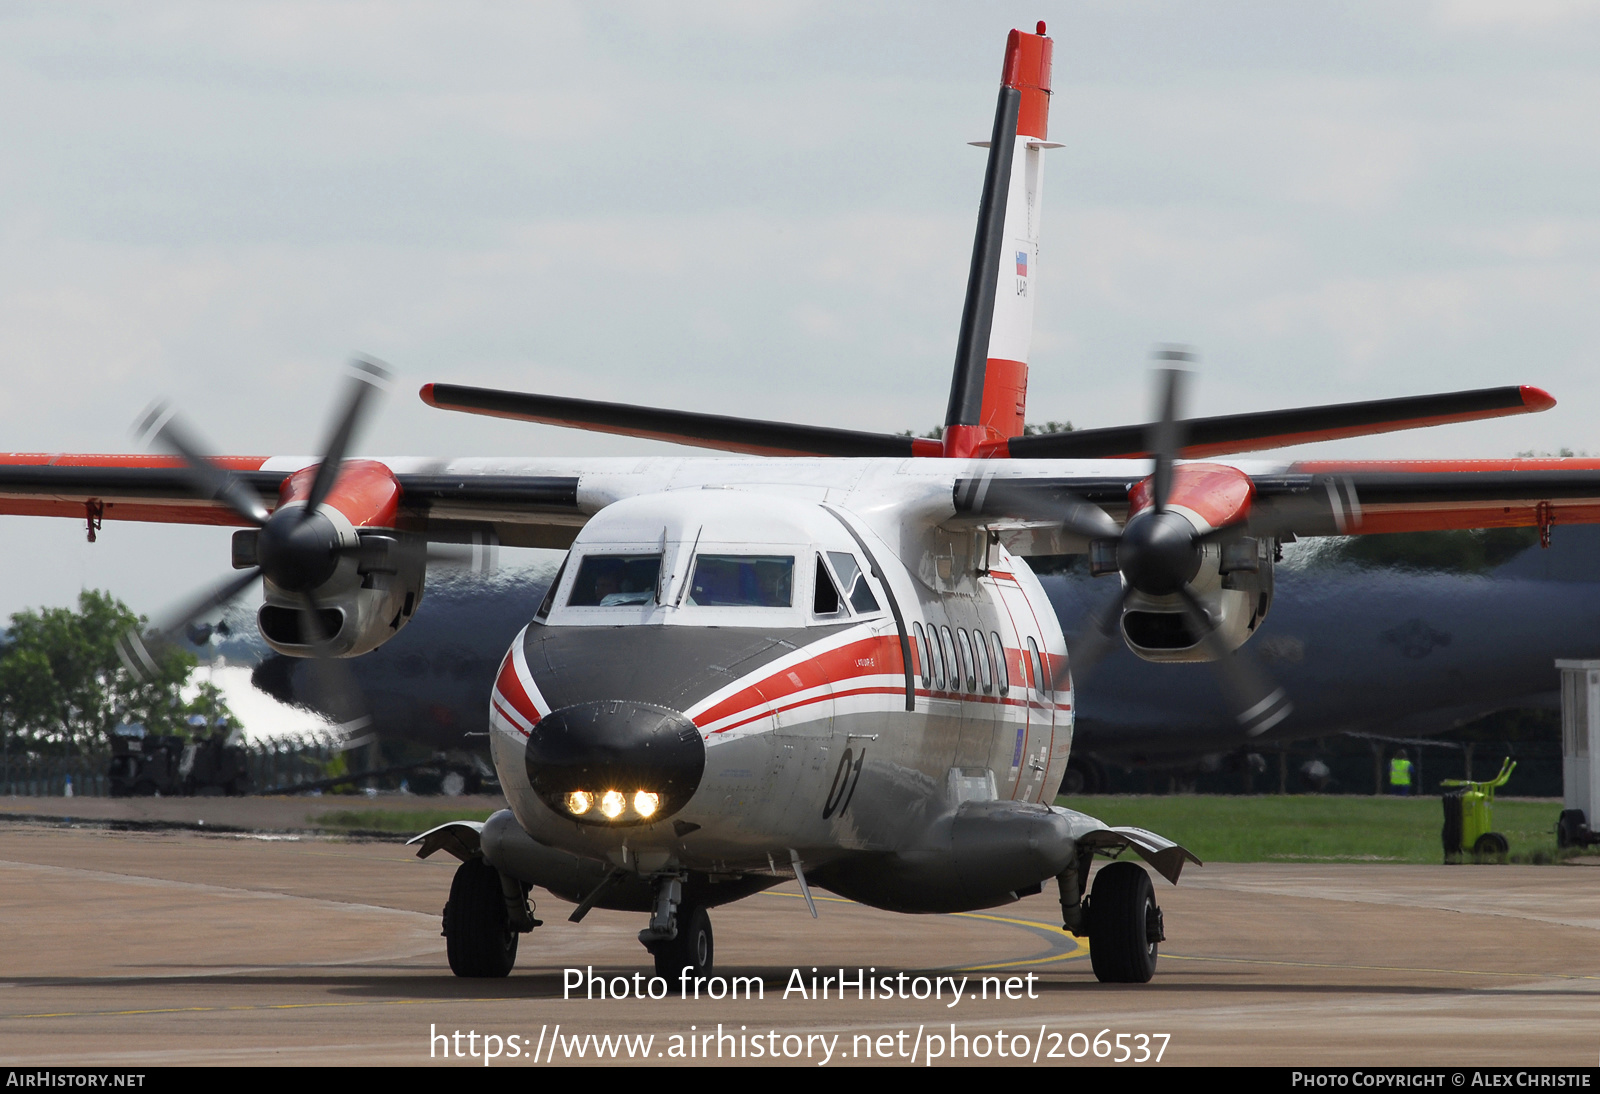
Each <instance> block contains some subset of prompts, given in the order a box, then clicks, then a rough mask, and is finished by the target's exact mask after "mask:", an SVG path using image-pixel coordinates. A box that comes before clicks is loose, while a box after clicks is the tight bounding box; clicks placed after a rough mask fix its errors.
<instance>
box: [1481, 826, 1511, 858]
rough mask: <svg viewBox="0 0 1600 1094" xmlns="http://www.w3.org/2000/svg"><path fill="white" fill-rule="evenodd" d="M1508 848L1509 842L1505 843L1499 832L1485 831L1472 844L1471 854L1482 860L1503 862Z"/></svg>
mask: <svg viewBox="0 0 1600 1094" xmlns="http://www.w3.org/2000/svg"><path fill="white" fill-rule="evenodd" d="M1510 850H1511V844H1509V843H1507V842H1506V838H1505V837H1504V836H1502V835H1501V834H1500V833H1499V832H1485V833H1484V834H1483V835H1481V836H1479V837H1478V840H1477V842H1476V843H1474V844H1473V845H1472V853H1473V855H1474V856H1476V857H1477V859H1478V860H1479V861H1482V862H1487V861H1490V860H1493V861H1496V862H1504V861H1505V857H1506V852H1507V851H1510Z"/></svg>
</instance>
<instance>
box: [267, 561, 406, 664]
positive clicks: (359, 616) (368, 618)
mask: <svg viewBox="0 0 1600 1094" xmlns="http://www.w3.org/2000/svg"><path fill="white" fill-rule="evenodd" d="M360 538H361V540H362V543H361V547H362V551H361V553H360V554H352V555H350V556H348V557H346V558H343V559H341V560H340V561H339V567H338V570H337V571H336V572H335V573H334V575H333V577H331V578H329V579H328V580H327V581H326V582H325V583H323V584H322V585H320V586H318V587H317V589H316V590H315V591H314V592H313V593H312V600H313V602H314V603H315V604H316V612H317V629H318V630H320V632H321V634H320V635H318V634H314V633H308V631H309V630H310V626H309V625H308V621H307V620H306V618H305V611H306V609H305V600H304V599H303V598H302V597H299V596H295V595H292V594H289V593H286V592H284V591H283V590H281V589H279V588H277V587H276V586H274V585H273V584H272V583H271V582H266V583H265V587H266V596H265V597H264V598H263V603H262V605H261V610H260V611H259V612H257V614H256V624H257V626H258V627H259V628H260V630H261V637H262V638H263V639H265V640H266V643H267V645H269V646H271V647H272V648H273V649H275V650H277V651H278V652H279V653H283V654H288V655H289V656H291V657H315V656H324V657H358V656H360V655H361V654H363V653H370V652H371V651H373V650H375V649H377V648H378V647H379V646H381V645H383V644H384V643H385V642H387V641H388V640H389V639H391V638H393V637H394V636H395V635H397V634H399V633H400V629H401V628H402V627H404V626H405V625H406V624H407V623H409V622H411V617H412V615H413V614H414V613H415V612H416V610H417V606H418V605H420V604H421V603H422V592H423V586H424V579H425V578H426V576H427V555H426V549H425V545H424V544H423V543H421V542H420V541H418V542H414V543H408V542H406V537H404V535H403V533H392V532H388V533H372V532H363V533H361V535H360ZM385 541H387V542H385ZM391 544H392V546H391Z"/></svg>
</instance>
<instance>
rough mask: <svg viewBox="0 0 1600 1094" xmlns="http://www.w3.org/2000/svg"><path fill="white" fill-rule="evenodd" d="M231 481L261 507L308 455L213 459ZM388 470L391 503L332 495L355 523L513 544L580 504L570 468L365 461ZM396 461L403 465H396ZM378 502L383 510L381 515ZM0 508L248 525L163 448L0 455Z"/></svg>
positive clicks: (559, 525) (276, 499)
mask: <svg viewBox="0 0 1600 1094" xmlns="http://www.w3.org/2000/svg"><path fill="white" fill-rule="evenodd" d="M216 462H217V463H218V464H220V465H221V466H222V467H224V468H225V469H227V471H228V472H229V473H230V474H231V476H232V478H233V480H234V481H235V482H236V483H239V484H242V485H243V486H244V487H246V488H247V489H249V490H252V491H254V492H255V494H256V495H258V496H259V497H260V499H261V501H262V504H263V505H264V506H265V507H266V508H267V510H268V511H272V510H274V509H276V508H277V507H278V505H279V504H280V503H281V501H282V500H285V499H286V497H287V495H288V493H289V491H290V490H291V489H292V488H293V483H294V481H295V480H296V479H297V478H298V477H299V476H298V473H299V472H300V471H302V470H306V469H308V468H311V467H313V466H314V465H315V461H314V460H311V459H308V458H303V457H287V458H285V457H279V458H273V459H266V458H262V457H245V456H231V457H223V458H220V459H218V460H217V461H216ZM363 462H364V463H366V465H367V466H368V467H370V468H373V469H374V470H376V472H377V474H378V475H381V476H386V477H388V478H392V480H393V483H394V486H395V487H396V488H397V489H396V490H395V493H396V494H397V495H398V503H397V505H394V506H390V507H388V508H383V509H381V510H377V511H374V512H363V511H361V509H360V504H361V501H362V499H363V497H364V496H369V495H367V494H363V493H359V492H350V493H348V494H345V495H339V494H336V495H335V496H334V497H333V498H331V499H330V504H334V505H336V506H338V507H340V508H341V509H343V510H344V511H345V515H346V516H347V517H349V518H350V520H351V523H353V524H354V525H356V526H357V527H378V526H381V527H396V528H401V529H405V530H408V531H414V532H418V533H421V534H424V535H426V536H427V537H428V538H430V539H436V540H442V541H446V542H463V541H466V542H470V541H472V540H473V539H474V537H478V538H481V537H483V536H486V535H492V536H494V539H495V541H497V542H499V543H503V544H505V545H507V546H512V547H557V548H564V547H567V546H570V545H571V543H572V540H573V538H574V537H575V536H576V535H577V534H578V530H579V529H580V528H582V527H583V524H584V522H585V521H586V520H587V519H588V514H587V513H586V512H584V511H583V510H582V509H580V508H579V506H578V476H577V475H575V474H563V473H561V472H562V470H563V469H562V468H559V467H552V468H551V469H550V473H543V472H544V469H543V468H535V469H533V470H532V471H530V472H529V473H519V474H503V473H497V472H496V471H495V470H493V469H489V468H483V469H476V468H475V469H471V470H466V471H461V470H454V469H451V468H450V465H448V464H443V465H437V464H436V465H435V467H432V468H429V469H425V470H407V469H405V468H406V467H407V465H416V464H419V463H421V462H422V461H416V460H390V461H363ZM395 468H401V470H395ZM379 512H381V514H382V515H381V516H380V515H379ZM0 514H10V515H17V516H44V517H69V518H76V519H78V520H83V521H85V522H86V523H88V524H89V525H90V526H91V527H93V526H98V524H99V523H100V522H101V521H104V520H131V521H151V522H156V523H163V524H199V525H231V526H236V527H245V526H247V523H248V522H246V521H244V520H242V519H241V518H240V517H239V515H238V514H237V513H236V512H235V510H234V509H233V508H230V507H229V506H228V505H226V504H224V503H223V502H222V501H220V500H217V499H216V498H214V497H206V496H201V495H200V494H198V493H197V491H196V489H195V484H194V479H193V476H192V475H191V474H189V472H188V471H187V470H186V469H185V467H184V466H183V463H182V461H181V460H177V459H174V458H171V457H166V456H122V455H61V454H40V453H10V454H4V455H0Z"/></svg>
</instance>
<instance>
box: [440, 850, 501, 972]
mask: <svg viewBox="0 0 1600 1094" xmlns="http://www.w3.org/2000/svg"><path fill="white" fill-rule="evenodd" d="M444 938H445V951H446V952H447V953H448V954H449V956H450V971H451V972H453V973H455V974H456V975H457V976H477V977H490V976H505V975H507V974H508V973H510V972H511V966H512V965H515V964H516V962H517V932H516V931H514V930H512V929H511V923H510V920H509V918H508V917H507V915H506V902H505V897H504V895H503V894H502V892H501V889H500V871H498V870H496V869H495V868H494V867H493V866H490V865H489V864H488V863H487V862H484V861H483V860H482V859H481V858H474V859H468V860H467V861H466V862H463V863H462V864H461V865H460V866H459V867H457V868H456V876H455V880H454V881H452V882H451V883H450V903H448V904H446V905H445V906H444Z"/></svg>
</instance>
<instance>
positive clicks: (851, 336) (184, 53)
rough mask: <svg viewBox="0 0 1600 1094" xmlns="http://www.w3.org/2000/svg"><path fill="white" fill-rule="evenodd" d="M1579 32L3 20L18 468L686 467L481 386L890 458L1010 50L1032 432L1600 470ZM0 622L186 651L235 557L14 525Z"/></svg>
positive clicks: (342, 12)
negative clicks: (1425, 427)
mask: <svg viewBox="0 0 1600 1094" xmlns="http://www.w3.org/2000/svg"><path fill="white" fill-rule="evenodd" d="M1597 11H1600V9H1597V7H1596V6H1595V5H1592V4H1576V3H1570V4H1569V3H1562V2H1555V0H1516V2H1506V3H1487V2H1463V3H1442V4H1421V3H1418V4H1405V3H1397V2H1393V0H1385V2H1381V3H1371V4H1359V3H1345V4H1336V5H1320V6H1310V5H1303V4H1297V5H1283V4H1278V3H1259V4H1253V3H1245V2H1238V0H1235V2H1229V3H1203V2H1195V0H1184V2H1174V3H1138V2H1128V0H1121V2H1117V3H1095V2H1090V0H1074V2H1072V3H1029V4H1026V5H1023V4H1015V3H987V4H959V5H947V4H932V3H926V2H919V3H908V4H875V5H868V4H861V3H849V4H828V3H818V2H811V0H808V2H805V3H770V4H751V3H700V4H671V3H659V2H651V3H640V4H627V3H613V4H609V5H606V6H604V7H603V8H602V7H601V6H600V5H594V4H576V3H575V4H557V3H550V4H470V3H462V2H456V3H451V4H421V3H419V4H400V3H381V4H379V3H374V4H345V5H339V4H326V3H316V4H303V5H297V4H259V5H257V4H248V3H230V4H210V3H202V4H192V5H186V4H162V3H145V4H139V5H70V4H59V3H41V4H36V5H26V4H8V5H6V6H5V7H4V8H0V126H3V132H4V149H5V151H4V154H3V156H0V243H3V245H0V392H3V398H0V449H6V450H15V451H39V450H43V451H126V450H129V449H130V448H132V446H133V443H134V442H133V441H132V439H131V437H130V436H129V426H130V424H131V423H132V422H133V420H134V419H135V418H136V417H137V416H138V413H139V411H140V410H141V409H142V408H143V407H144V406H145V405H146V404H147V403H148V402H149V401H150V400H151V399H152V398H154V397H156V396H167V397H170V398H172V399H174V400H175V401H176V402H178V403H179V404H180V405H181V406H182V407H183V408H184V411H185V413H186V414H187V415H188V417H189V418H190V419H191V420H192V421H193V422H195V423H196V424H197V425H198V426H199V427H200V428H201V429H202V430H203V431H204V432H205V433H207V434H208V435H209V436H210V437H211V439H212V443H213V444H215V445H216V447H217V448H219V449H221V450H225V451H228V452H236V453H243V454H270V453H295V452H306V451H309V450H311V449H313V448H314V447H315V446H316V445H317V444H318V443H319V442H320V438H321V436H322V434H323V432H324V429H325V421H326V412H327V409H328V403H329V401H330V399H331V398H332V395H333V392H334V390H335V383H336V379H337V376H338V371H339V369H340V367H341V363H342V362H343V361H344V360H345V359H347V358H348V357H349V356H350V355H351V354H352V353H355V352H363V353H369V354H373V355H376V356H378V357H381V358H383V359H385V360H387V361H388V362H389V363H390V364H391V365H392V366H393V367H394V369H395V371H396V373H397V374H398V376H399V383H398V384H397V387H396V391H395V392H394V394H393V396H392V397H391V398H390V399H389V400H388V402H387V403H386V404H385V405H384V406H383V408H382V412H381V414H380V416H379V419H378V421H377V422H376V423H375V424H374V427H373V429H372V430H371V431H370V433H369V434H368V436H367V438H366V441H365V442H364V444H363V446H362V447H363V448H364V449H365V450H366V451H368V452H371V453H374V454H383V453H407V454H423V453H426V454H462V455H471V454H495V453H526V454H529V455H562V454H572V455H603V454H623V453H639V452H657V451H662V452H664V451H685V450H681V449H671V448H669V447H668V446H664V445H655V444H649V443H646V442H634V441H626V440H623V439H619V438H609V437H593V436H587V435H584V434H581V433H576V432H572V431H566V430H558V429H553V428H548V427H540V426H533V425H527V424H518V423H510V422H499V421H495V420H492V419H485V418H476V417H466V416H460V415H451V414H446V413H444V412H441V411H436V410H431V409H429V408H427V407H425V406H423V405H422V404H421V403H420V402H419V401H418V400H417V398H416V395H415V389H416V386H417V385H419V384H421V383H423V382H425V381H428V380H434V379H438V380H450V381H455V382H461V383H476V384H483V385H489V386H503V387H511V388H520V389H526V390H532V391H542V392H550V393H555V394H564V395H577V396H585V397H591V398H602V399H613V400H625V401H637V402H643V403H651V404H656V405H661V406H670V407H684V408H691V409H703V410H709V411H715V412H720V413H732V414H739V413H743V414H750V415H752V416H760V417H772V418H783V419H789V420H796V421H811V422H818V423H824V424H832V425H842V426H850V427H855V428H863V429H880V430H899V429H905V428H916V429H919V430H921V429H924V428H926V427H928V426H930V425H932V424H934V423H936V422H937V421H939V420H940V418H941V417H942V415H943V409H944V404H945V399H946V395H947V392H948V383H949V380H948V377H949V369H950V362H951V359H952V355H953V352H954V343H955V333H956V327H957V324H958V320H959V313H960V304H961V295H962V291H963V287H964V278H965V274H966V266H967V262H968V258H969V249H970V247H971V239H972V230H973V217H974V214H975V210H976V203H977V198H978V190H979V186H980V183H981V176H982V171H983V155H984V154H983V153H982V152H981V151H979V150H977V149H973V148H970V147H968V146H967V143H966V142H968V141H970V140H975V139H981V138H984V137H986V136H987V135H988V132H989V127H990V124H991V112H992V110H993V106H994V98H995V88H996V86H997V82H998V76H999V68H1000V60H1001V55H1002V50H1003V46H1004V41H1005V34H1006V31H1007V30H1008V29H1009V28H1010V27H1012V26H1021V27H1031V26H1032V25H1033V23H1034V21H1035V20H1036V19H1040V18H1043V19H1045V20H1047V21H1048V23H1049V27H1050V33H1051V35H1052V37H1054V39H1055V41H1056V47H1055V48H1056V66H1055V91H1056V94H1055V98H1054V101H1053V103H1052V108H1051V136H1052V138H1053V139H1055V140H1058V141H1062V142H1064V143H1065V145H1066V147H1064V148H1062V149H1060V150H1058V151H1054V152H1051V153H1049V157H1050V158H1049V160H1048V161H1047V171H1046V187H1045V208H1044V220H1043V224H1044V228H1043V242H1042V257H1041V262H1040V271H1039V276H1040V287H1039V300H1038V329H1037V332H1036V336H1035V342H1034V355H1033V363H1032V377H1033V386H1032V393H1031V398H1030V418H1033V419H1036V420H1042V419H1045V418H1057V419H1060V418H1070V419H1071V420H1072V421H1073V422H1075V423H1076V424H1078V425H1082V426H1092V425H1112V424H1119V423H1123V422H1127V421H1134V420H1140V419H1142V418H1143V417H1144V416H1145V415H1146V413H1147V406H1146V404H1147V401H1148V392H1147V386H1146V373H1145V368H1146V364H1145V361H1146V357H1147V355H1148V352H1149V350H1150V347H1151V346H1152V345H1153V344H1155V343H1158V342H1186V343H1190V344H1193V345H1195V346H1196V347H1198V349H1199V351H1200V353H1201V376H1200V378H1199V381H1198V382H1197V383H1196V384H1194V385H1193V391H1194V397H1193V403H1194V405H1193V407H1192V408H1191V409H1192V411H1193V412H1194V413H1222V412H1227V411H1231V410H1254V409H1266V408H1269V407H1273V406H1288V405H1302V404H1308V403H1317V402H1327V401H1338V400H1345V399H1356V398H1373V397H1380V396H1390V395H1410V394H1419V393H1423V392H1427V391H1434V390H1456V389H1460V388H1467V387H1478V386H1488V385H1496V384H1504V383H1533V384H1538V385H1541V386H1544V387H1546V388H1548V389H1549V390H1550V391H1551V392H1552V393H1553V394H1554V395H1555V396H1556V397H1557V398H1558V399H1560V400H1561V406H1560V407H1558V408H1557V409H1556V410H1554V411H1551V412H1549V413H1547V414H1545V415H1543V416H1540V417H1530V418H1523V419H1512V420H1509V421H1507V422H1500V423H1485V424H1481V425H1473V426H1458V427H1450V428H1447V429H1444V430H1438V431H1434V432H1432V433H1412V434H1403V435H1393V436H1390V437H1381V438H1375V439H1371V440H1365V441H1350V442H1342V443H1340V444H1337V445H1327V446H1321V449H1320V451H1322V452H1324V453H1326V454H1328V455H1349V456H1367V455H1383V454H1397V455H1408V456H1430V455H1451V456H1455V455H1511V454H1514V453H1515V452H1517V451H1518V450H1522V449H1550V450H1553V449H1555V448H1557V447H1560V446H1563V445H1565V446H1570V447H1572V448H1575V449H1580V450H1588V451H1591V452H1600V379H1597V377H1596V373H1595V368H1594V362H1595V360H1596V357H1597V350H1600V306H1597V300H1600V293H1597V289H1600V170H1597V168H1600V142H1597V138H1596V132H1597V127H1596V119H1597V118H1600V18H1597ZM0 558H3V559H4V567H5V568H4V571H3V574H4V576H3V578H0V617H3V616H4V615H7V614H9V613H10V612H13V611H15V610H18V609H19V608H22V607H24V606H30V605H41V604H61V603H68V602H70V601H71V600H72V599H73V598H74V597H75V595H76V592H77V590H78V588H79V587H80V586H81V585H83V584H89V585H92V586H97V587H106V588H109V589H111V590H112V591H113V592H115V593H116V594H118V595H120V596H122V597H123V598H124V599H126V600H128V601H129V602H130V603H132V604H133V605H134V606H135V607H136V608H138V609H139V610H142V611H146V612H149V611H154V610H156V609H158V608H160V607H161V606H162V605H163V604H165V603H167V602H169V601H170V600H172V599H175V598H177V597H178V596H180V595H181V594H182V593H183V592H185V591H187V590H189V589H191V588H193V587H194V586H196V585H198V584H200V583H202V582H203V581H205V580H207V579H208V578H210V577H211V576H212V575H215V574H218V573H221V572H222V571H224V570H225V569H226V567H227V533H226V532H223V531H218V530H194V529H183V528H146V527H139V526H131V525H122V524H117V525H114V526H111V527H108V528H107V529H106V531H105V532H104V533H103V534H102V536H101V540H100V542H99V543H98V544H96V545H94V546H92V547H91V546H89V545H87V544H85V543H84V542H83V534H82V529H81V526H79V527H71V526H69V525H68V523H67V522H49V521H42V520H32V519H24V518H18V517H4V518H0Z"/></svg>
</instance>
